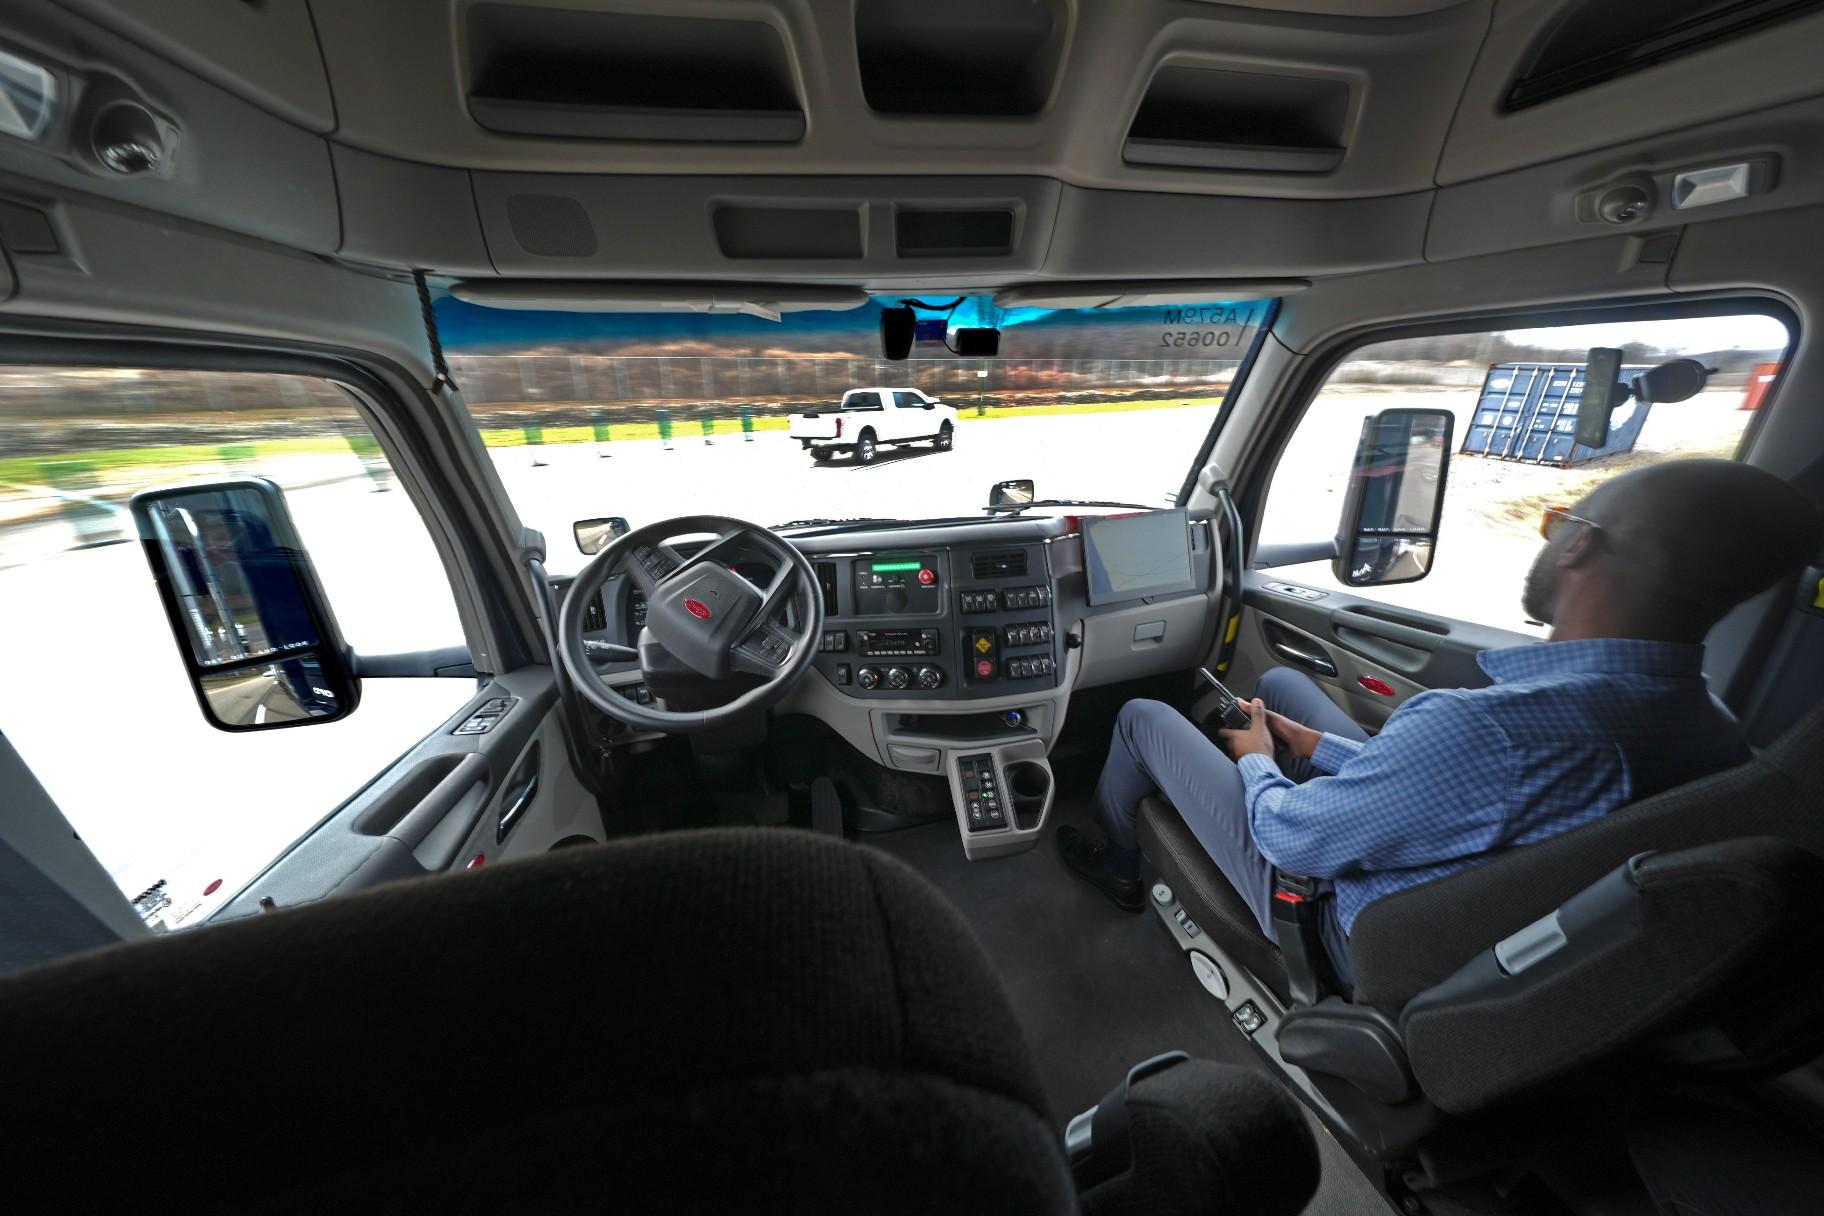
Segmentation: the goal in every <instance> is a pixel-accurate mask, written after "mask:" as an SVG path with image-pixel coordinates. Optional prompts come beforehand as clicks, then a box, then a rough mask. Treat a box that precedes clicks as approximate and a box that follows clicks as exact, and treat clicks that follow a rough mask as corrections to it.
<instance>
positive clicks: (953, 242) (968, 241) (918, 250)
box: [894, 207, 1013, 258]
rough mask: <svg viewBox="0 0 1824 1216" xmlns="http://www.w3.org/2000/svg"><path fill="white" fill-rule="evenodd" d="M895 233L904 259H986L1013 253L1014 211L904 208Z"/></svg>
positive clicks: (1008, 209)
mask: <svg viewBox="0 0 1824 1216" xmlns="http://www.w3.org/2000/svg"><path fill="white" fill-rule="evenodd" d="M894 232H895V235H896V238H897V244H898V246H899V256H900V257H902V258H987V257H1005V256H1006V255H1008V254H1010V253H1012V252H1013V211H1012V209H1011V208H1007V207H1000V208H993V209H989V210H978V211H960V210H929V211H926V210H915V211H901V212H900V213H899V214H898V216H897V217H896V223H895V227H894Z"/></svg>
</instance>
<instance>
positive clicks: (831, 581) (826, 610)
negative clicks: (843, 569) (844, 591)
mask: <svg viewBox="0 0 1824 1216" xmlns="http://www.w3.org/2000/svg"><path fill="white" fill-rule="evenodd" d="M813 568H814V569H815V570H816V571H817V586H818V587H819V588H821V589H822V591H823V615H825V616H835V615H837V612H836V563H835V562H818V563H816V565H815V566H814V567H813Z"/></svg>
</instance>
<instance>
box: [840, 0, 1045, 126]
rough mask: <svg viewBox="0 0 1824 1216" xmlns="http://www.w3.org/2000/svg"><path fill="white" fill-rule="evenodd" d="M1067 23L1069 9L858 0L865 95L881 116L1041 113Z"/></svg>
mask: <svg viewBox="0 0 1824 1216" xmlns="http://www.w3.org/2000/svg"><path fill="white" fill-rule="evenodd" d="M1067 24H1068V23H1067V21H1066V19H1065V16H1064V12H1063V0H919V3H917V4H908V3H907V2H906V0H856V4H855V54H856V58H857V59H858V60H859V61H860V66H861V90H862V94H863V95H864V96H865V97H866V98H867V102H868V107H869V108H870V109H872V110H874V111H876V112H877V113H881V114H944V115H959V116H976V117H997V118H998V117H1017V116H1021V115H1028V114H1037V113H1038V112H1039V111H1040V110H1042V109H1044V108H1045V102H1046V101H1047V100H1048V99H1049V98H1050V96H1051V89H1052V83H1053V81H1054V80H1055V79H1056V77H1057V71H1058V63H1059V61H1060V59H1061V57H1062V55H1063V50H1064V35H1065V31H1066V26H1067Z"/></svg>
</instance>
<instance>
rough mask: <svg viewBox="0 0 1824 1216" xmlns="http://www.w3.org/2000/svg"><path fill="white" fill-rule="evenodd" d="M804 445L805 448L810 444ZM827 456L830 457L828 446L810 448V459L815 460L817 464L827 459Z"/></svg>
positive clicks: (809, 446)
mask: <svg viewBox="0 0 1824 1216" xmlns="http://www.w3.org/2000/svg"><path fill="white" fill-rule="evenodd" d="M804 446H805V447H807V448H811V445H810V444H808V443H807V444H805V445H804ZM829 458H830V449H828V448H811V459H812V460H815V461H817V462H818V463H819V464H822V463H823V462H824V461H826V460H828V459H829Z"/></svg>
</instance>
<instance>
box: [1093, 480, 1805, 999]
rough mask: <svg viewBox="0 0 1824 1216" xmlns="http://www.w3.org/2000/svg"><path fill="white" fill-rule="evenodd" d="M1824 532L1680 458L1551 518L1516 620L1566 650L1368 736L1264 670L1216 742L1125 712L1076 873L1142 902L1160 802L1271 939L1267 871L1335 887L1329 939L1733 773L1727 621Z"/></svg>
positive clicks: (1339, 955)
mask: <svg viewBox="0 0 1824 1216" xmlns="http://www.w3.org/2000/svg"><path fill="white" fill-rule="evenodd" d="M1820 543H1824V523H1821V522H1820V517H1819V512H1818V509H1817V507H1816V506H1814V505H1813V504H1812V503H1811V502H1810V500H1809V499H1807V498H1806V496H1805V495H1804V494H1802V493H1800V492H1799V491H1798V490H1797V489H1795V488H1794V487H1793V486H1791V485H1789V484H1787V483H1786V482H1784V481H1782V480H1781V479H1780V478H1778V477H1776V476H1774V475H1773V474H1771V473H1768V472H1766V471H1764V470H1760V469H1756V468H1752V467H1750V466H1748V465H1743V464H1737V463H1735V462H1733V461H1727V460H1679V461H1671V462H1668V463H1665V464H1659V465H1654V466H1651V467H1648V468H1643V469H1637V470H1634V471H1632V472H1629V473H1625V474H1623V475H1621V476H1619V477H1616V478H1614V479H1613V480H1610V481H1607V482H1605V483H1603V484H1602V485H1601V486H1600V487H1598V488H1597V489H1596V490H1594V491H1592V492H1591V493H1590V494H1589V495H1587V496H1586V497H1585V498H1584V499H1583V500H1582V501H1580V502H1579V503H1578V504H1577V505H1576V506H1575V507H1574V508H1572V509H1571V510H1569V511H1558V512H1553V513H1552V515H1551V516H1550V518H1549V519H1548V526H1547V540H1546V544H1545V547H1544V548H1543V549H1542V550H1541V552H1540V554H1539V556H1538V558H1537V560H1536V561H1535V562H1534V563H1533V566H1532V569H1531V571H1530V572H1529V573H1528V575H1527V578H1526V585H1525V591H1524V594H1523V598H1522V605H1523V607H1524V608H1525V610H1526V613H1527V615H1528V616H1529V617H1531V618H1532V619H1534V620H1537V621H1541V622H1544V623H1547V624H1550V625H1551V626H1552V632H1551V636H1550V639H1549V640H1547V641H1545V642H1541V643H1533V644H1531V645H1526V646H1515V647H1511V648H1508V649H1503V650H1491V651H1487V652H1484V653H1483V654H1482V655H1481V656H1480V658H1479V660H1478V661H1479V662H1480V664H1481V667H1482V670H1483V671H1485V672H1487V673H1488V675H1489V677H1490V679H1492V680H1493V681H1494V682H1493V683H1492V684H1491V685H1489V686H1488V687H1485V688H1474V689H1437V690H1432V691H1428V692H1424V693H1420V694H1418V695H1417V696H1414V697H1413V698H1412V699H1411V700H1409V701H1407V702H1406V703H1405V704H1404V705H1402V706H1400V708H1399V709H1398V710H1396V711H1395V712H1394V714H1393V715H1392V716H1391V717H1390V718H1388V720H1387V722H1386V724H1385V725H1384V726H1383V727H1382V729H1381V732H1380V733H1379V734H1378V735H1376V736H1374V737H1373V738H1369V737H1368V735H1367V733H1366V732H1364V731H1363V730H1362V729H1361V727H1359V726H1358V725H1356V723H1355V722H1354V721H1353V720H1352V719H1351V718H1350V717H1349V716H1348V715H1347V714H1345V713H1344V712H1343V711H1342V710H1341V709H1339V708H1338V707H1337V706H1336V705H1335V704H1334V703H1332V702H1331V700H1330V699H1329V698H1328V697H1327V696H1326V695H1325V694H1324V693H1323V691H1322V690H1321V689H1319V688H1318V686H1317V685H1316V684H1315V683H1313V682H1312V681H1311V680H1310V679H1308V678H1306V677H1305V676H1304V675H1302V674H1301V673H1299V672H1296V671H1293V670H1291V669H1289V668H1276V669H1274V670H1271V671H1268V672H1266V673H1265V674H1264V675H1262V676H1261V678H1260V681H1259V684H1258V686H1257V687H1256V689H1255V692H1256V697H1255V699H1254V700H1253V701H1252V702H1251V703H1248V709H1249V712H1250V714H1251V716H1252V722H1251V723H1250V724H1249V726H1248V727H1247V728H1246V729H1243V730H1224V731H1221V732H1219V734H1220V738H1221V740H1222V747H1223V748H1224V749H1226V750H1227V752H1228V755H1226V756H1225V755H1224V754H1223V751H1222V750H1220V749H1219V748H1218V747H1217V745H1216V744H1215V743H1212V742H1211V741H1210V740H1209V739H1208V738H1206V737H1205V736H1204V734H1203V733H1202V732H1201V731H1200V730H1199V729H1198V728H1197V727H1196V726H1194V725H1192V724H1191V723H1190V722H1189V721H1187V720H1186V719H1185V718H1184V717H1183V716H1181V715H1180V714H1179V713H1178V712H1177V711H1176V710H1173V709H1172V708H1170V707H1169V706H1166V705H1163V704H1161V703H1159V702H1157V701H1132V702H1129V703H1128V704H1127V705H1126V706H1124V707H1123V708H1122V711H1121V715H1120V718H1119V721H1118V723H1117V725H1116V728H1115V737H1114V741H1113V744H1112V746H1111V747H1110V749H1109V756H1108V761H1107V764H1106V766H1105V767H1104V769H1103V771H1102V777H1101V780H1100V782H1099V783H1098V785H1097V788H1096V800H1097V804H1098V809H1099V812H1100V817H1101V821H1102V826H1103V829H1104V830H1105V832H1106V833H1107V842H1106V843H1105V844H1095V843H1092V842H1091V841H1090V840H1089V839H1087V838H1086V837H1085V836H1084V835H1083V834H1082V833H1080V832H1078V831H1076V830H1075V829H1074V828H1071V827H1061V828H1059V829H1058V848H1059V849H1060V851H1061V852H1062V853H1063V856H1064V860H1065V861H1066V862H1067V863H1068V864H1069V866H1070V867H1071V869H1072V870H1073V871H1075V872H1076V874H1078V875H1079V876H1080V877H1082V878H1083V879H1085V880H1087V881H1088V882H1090V883H1091V884H1093V885H1094V886H1095V887H1097V888H1098V889H1099V890H1101V891H1103V892H1104V893H1105V894H1107V895H1108V897H1109V898H1110V899H1112V900H1114V902H1115V903H1116V904H1118V905H1120V906H1121V907H1123V908H1126V909H1129V910H1132V911H1138V910H1139V908H1140V906H1141V893H1140V884H1139V877H1140V853H1139V847H1138V842H1137V839H1136V836H1135V830H1134V822H1135V816H1136V814H1137V812H1138V809H1139V806H1140V801H1141V799H1143V798H1145V797H1146V796H1147V795H1149V794H1153V793H1163V794H1164V795H1165V797H1166V798H1167V799H1168V800H1170V802H1171V804H1172V805H1173V806H1174V807H1176V808H1177V810H1178V813H1179V814H1180V815H1182V816H1183V817H1184V819H1185V822H1186V823H1187V824H1188V825H1189V826H1190V827H1191V829H1192V831H1193V832H1194V833H1195V834H1196V836H1197V839H1198V841H1199V842H1200V843H1202V845H1203V847H1204V849H1205V850H1207V851H1208V853H1209V855H1210V857H1211V859H1212V860H1214V861H1215V863H1216V865H1217V866H1218V867H1219V868H1220V869H1221V870H1222V872H1223V874H1224V875H1225V876H1226V877H1227V878H1228V880H1229V882H1230V883H1231V884H1233V885H1234V887H1235V890H1236V891H1237V892H1239V893H1240V895H1241V896H1242V898H1243V899H1244V900H1245V901H1246V903H1247V905H1248V907H1249V908H1250V910H1252V912H1253V913H1254V916H1255V919H1256V920H1258V921H1259V923H1260V927H1261V931H1262V932H1263V933H1265V934H1266V935H1267V936H1268V937H1269V938H1271V939H1274V940H1277V936H1276V934H1275V932H1274V927H1273V915H1272V907H1271V901H1272V897H1273V881H1274V870H1275V868H1277V869H1279V870H1283V871H1285V872H1287V873H1290V874H1299V875H1305V876H1309V877H1313V878H1319V879H1325V880H1328V883H1329V885H1330V886H1331V887H1332V889H1333V891H1334V894H1335V898H1334V899H1330V900H1325V901H1324V903H1325V906H1326V911H1325V913H1324V924H1323V926H1322V928H1323V936H1324V943H1325V946H1326V948H1327V951H1328V953H1329V955H1330V958H1331V961H1332V962H1333V964H1334V965H1335V967H1336V970H1337V974H1338V978H1339V979H1341V980H1342V981H1343V982H1344V983H1345V984H1349V983H1352V981H1351V977H1350V970H1349V951H1348V936H1349V930H1350V928H1351V927H1352V926H1353V925H1354V923H1355V919H1356V917H1357V916H1358V915H1359V914H1360V913H1361V910H1362V909H1363V908H1364V907H1366V906H1367V905H1368V904H1370V903H1372V902H1374V901H1375V900H1377V899H1379V898H1381V897H1382V896H1385V895H1391V894H1392V893H1394V892H1396V891H1401V890H1404V889H1406V888H1408V887H1413V886H1417V885H1419V884H1420V883H1425V882H1430V881H1431V880H1433V879H1436V878H1441V877H1443V876H1445V875H1447V874H1451V873H1454V872H1456V871H1458V870H1462V869H1465V868H1467V867H1469V866H1471V865H1474V864H1475V863H1476V862H1477V861H1478V860H1481V859H1483V858H1486V857H1488V856H1489V855H1491V854H1494V853H1499V852H1501V851H1503V850H1505V849H1511V848H1515V847H1517V846H1520V845H1528V844H1532V843H1535V842H1537V841H1540V840H1544V839H1546V838H1548V837H1551V836H1555V835H1557V834H1559V833H1561V832H1566V831H1569V830H1570V829H1572V828H1575V827H1577V826H1579V825H1581V824H1584V823H1588V822H1590V821H1591V820H1593V819H1597V818H1599V817H1601V816H1603V815H1606V814H1607V813H1608V812H1610V811H1612V810H1614V809H1615V808H1617V807H1620V806H1625V805H1626V804H1628V803H1630V802H1634V801H1636V800H1637V799H1641V798H1646V797H1648V796H1650V795H1653V794H1657V793H1659V792H1660V791H1661V790H1666V789H1670V788H1672V787H1673V786H1677V785H1682V784H1684V783H1686V782H1688V781H1693V780H1695V779H1697V778H1699V777H1703V776H1705V775H1707V774H1710V773H1714V772H1717V771H1719V770H1721V769H1725V768H1729V767H1731V766H1732V765H1736V764H1740V763H1742V762H1743V761H1744V760H1746V759H1747V758H1748V754H1749V753H1748V745H1747V743H1746V742H1745V741H1744V739H1743V737H1742V732H1741V729H1740V727H1739V726H1738V725H1737V723H1736V721H1735V719H1734V718H1733V717H1732V716H1731V715H1730V713H1729V711H1728V710H1727V709H1725V708H1724V707H1723V706H1722V705H1721V704H1720V703H1719V702H1718V701H1717V700H1716V699H1715V698H1714V697H1712V696H1711V694H1710V690H1709V688H1708V686H1707V685H1706V683H1705V681H1704V674H1703V657H1704V648H1703V642H1704V637H1705V635H1706V634H1707V633H1709V631H1710V628H1711V626H1713V625H1714V624H1716V622H1717V621H1719V620H1720V619H1722V617H1723V615H1724V614H1725V613H1727V612H1728V611H1729V610H1730V609H1732V608H1734V607H1735V606H1736V605H1737V604H1740V603H1741V602H1743V601H1744V600H1747V599H1748V598H1750V597H1751V596H1754V595H1757V594H1759V593H1760V592H1762V591H1764V590H1766V589H1767V588H1768V587H1770V586H1772V585H1773V584H1774V583H1776V582H1777V581H1779V580H1780V579H1781V578H1783V577H1785V576H1786V575H1788V574H1789V573H1790V572H1791V571H1792V570H1793V569H1794V568H1795V567H1797V566H1799V565H1801V564H1802V563H1804V562H1805V561H1807V560H1810V559H1813V558H1814V557H1815V556H1816V554H1817V550H1818V547H1819V545H1820Z"/></svg>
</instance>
